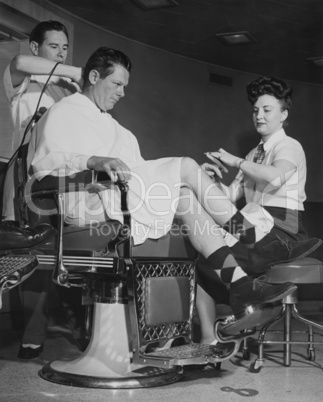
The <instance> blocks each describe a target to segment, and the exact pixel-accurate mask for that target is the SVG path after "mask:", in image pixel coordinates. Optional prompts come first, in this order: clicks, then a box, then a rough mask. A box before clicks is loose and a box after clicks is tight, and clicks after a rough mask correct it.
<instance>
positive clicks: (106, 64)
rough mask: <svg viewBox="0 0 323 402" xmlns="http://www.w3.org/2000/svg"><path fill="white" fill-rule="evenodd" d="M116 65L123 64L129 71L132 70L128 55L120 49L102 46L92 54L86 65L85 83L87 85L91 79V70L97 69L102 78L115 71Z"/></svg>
mask: <svg viewBox="0 0 323 402" xmlns="http://www.w3.org/2000/svg"><path fill="white" fill-rule="evenodd" d="M116 65H121V66H122V67H124V68H125V69H126V70H127V71H129V73H130V72H131V68H132V64H131V61H130V59H129V57H128V56H127V55H125V54H124V53H122V52H120V50H115V49H110V48H108V47H100V48H99V49H97V50H96V51H95V52H94V53H93V54H92V56H91V57H90V58H89V60H88V61H87V63H86V65H85V67H84V72H83V79H84V84H85V85H86V84H87V82H88V80H89V74H90V71H92V70H96V71H98V72H99V74H100V77H101V78H105V77H107V76H108V75H111V74H112V73H113V71H114V67H115V66H116Z"/></svg>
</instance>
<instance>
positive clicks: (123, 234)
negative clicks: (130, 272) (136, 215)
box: [25, 170, 131, 287]
mask: <svg viewBox="0 0 323 402" xmlns="http://www.w3.org/2000/svg"><path fill="white" fill-rule="evenodd" d="M114 185H116V186H118V188H119V190H120V192H121V210H122V212H123V216H124V224H123V225H122V226H121V228H120V229H119V233H118V234H117V236H116V237H115V238H114V239H113V240H112V241H111V242H110V243H111V244H108V249H109V250H110V251H111V249H116V247H117V245H118V244H120V243H121V242H126V243H129V244H127V247H126V250H127V257H129V258H130V248H131V245H130V242H131V240H130V223H131V219H130V213H129V210H128V203H127V193H128V185H127V183H121V182H112V181H111V180H110V178H109V176H108V175H107V174H106V173H104V172H95V171H94V170H84V171H82V172H79V173H75V174H74V175H71V176H61V177H58V176H50V175H49V176H45V177H44V178H43V179H42V180H40V181H37V180H30V181H29V182H27V185H26V187H25V197H26V200H29V201H31V199H32V198H37V197H42V196H44V195H53V196H54V197H55V199H56V201H57V206H58V228H57V229H58V249H57V262H56V267H55V269H54V272H53V281H54V282H55V283H57V284H58V285H61V286H65V287H70V286H71V284H70V282H69V273H68V270H67V269H66V268H65V266H64V262H63V229H64V218H65V217H64V193H68V192H75V191H87V192H90V193H99V192H101V191H103V190H106V189H108V188H111V186H114ZM125 229H126V230H125Z"/></svg>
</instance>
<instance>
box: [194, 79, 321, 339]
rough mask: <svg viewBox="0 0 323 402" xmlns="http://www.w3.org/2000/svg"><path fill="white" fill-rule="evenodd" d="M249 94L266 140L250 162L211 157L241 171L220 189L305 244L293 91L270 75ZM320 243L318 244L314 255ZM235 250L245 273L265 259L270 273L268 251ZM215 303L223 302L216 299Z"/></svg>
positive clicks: (208, 313)
mask: <svg viewBox="0 0 323 402" xmlns="http://www.w3.org/2000/svg"><path fill="white" fill-rule="evenodd" d="M247 95H248V100H249V102H250V103H251V104H252V106H253V122H254V126H255V128H256V131H257V132H258V134H259V135H260V138H261V139H260V143H259V145H258V146H257V147H256V148H254V149H252V150H251V151H250V152H249V153H248V155H247V156H246V158H245V159H242V158H240V157H239V156H235V155H232V154H230V153H228V152H227V151H225V150H224V149H222V148H220V149H219V150H218V151H217V152H212V153H208V154H207V156H208V157H209V159H211V160H212V161H214V162H216V160H217V159H218V160H220V161H221V163H223V164H225V165H226V166H229V167H236V168H239V172H238V174H237V176H236V177H235V179H234V180H233V182H232V183H231V185H230V186H228V187H227V186H224V185H223V184H221V186H222V188H225V189H226V191H227V194H228V195H229V196H230V199H231V201H233V202H236V201H238V200H239V199H240V198H242V197H245V199H246V203H256V204H258V205H261V206H262V207H264V209H265V210H266V211H267V212H268V213H269V214H270V215H271V216H272V218H273V220H274V228H273V229H272V231H271V234H273V235H276V236H279V237H280V238H281V239H285V240H286V241H288V240H297V241H300V240H305V239H307V238H308V235H307V232H306V230H305V228H304V226H303V223H302V211H304V201H305V199H306V195H305V182H306V158H305V153H304V150H303V148H302V146H301V144H300V143H299V142H298V141H296V140H295V139H293V138H291V137H289V136H287V135H286V133H285V130H284V127H285V126H286V125H287V118H288V115H289V111H290V109H291V106H292V100H291V95H292V88H290V87H289V86H288V85H287V84H286V83H285V82H284V81H282V80H280V79H277V78H274V77H268V76H265V77H259V78H257V79H256V80H254V81H252V82H250V83H249V84H248V85H247ZM203 167H204V169H205V170H206V171H207V172H208V174H209V175H210V176H214V175H216V174H217V172H218V169H217V168H216V167H215V166H214V165H211V164H209V163H205V164H204V165H203ZM320 244H321V241H320V240H318V241H317V243H316V246H315V247H313V250H312V251H314V249H316V248H317V247H318V246H319V245H320ZM231 246H232V244H231ZM231 251H232V252H233V254H234V256H235V258H236V259H237V261H238V262H239V263H240V265H241V266H242V267H243V269H244V270H245V271H247V270H248V269H250V268H251V269H252V271H253V272H255V268H256V267H257V266H263V265H262V264H259V261H260V260H261V261H262V263H263V262H265V263H266V262H267V264H268V265H267V267H268V268H269V266H270V265H269V261H270V259H269V257H270V255H269V253H268V255H267V253H266V248H261V249H260V250H257V248H256V247H255V248H254V249H252V250H247V249H246V247H244V246H243V245H242V244H241V243H240V242H237V243H236V244H235V245H233V247H231ZM258 274H260V272H259V273H258ZM201 276H202V278H201V280H200V285H201V286H202V287H203V288H204V290H206V291H208V290H207V288H206V287H205V286H203V281H204V282H207V281H205V280H204V273H203V271H202V272H201ZM204 290H203V289H201V288H199V289H198V294H197V295H198V297H197V310H198V314H199V317H200V322H201V334H202V339H201V342H202V343H210V342H211V341H212V335H213V328H212V329H211V327H210V323H212V322H214V318H215V306H214V301H211V298H210V296H209V295H208V294H207V293H206V292H205V291H204ZM221 297H222V296H221ZM215 298H216V301H218V300H217V296H216V295H215ZM213 339H214V336H213Z"/></svg>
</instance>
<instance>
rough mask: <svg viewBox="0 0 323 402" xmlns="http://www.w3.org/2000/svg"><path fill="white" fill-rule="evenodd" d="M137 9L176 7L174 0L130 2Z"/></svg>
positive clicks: (137, 0)
mask: <svg viewBox="0 0 323 402" xmlns="http://www.w3.org/2000/svg"><path fill="white" fill-rule="evenodd" d="M132 1H133V2H134V3H135V4H137V5H138V6H139V7H141V8H143V9H144V10H155V9H157V8H164V7H172V6H178V2H177V1H175V0H132Z"/></svg>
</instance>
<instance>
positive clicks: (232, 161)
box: [208, 148, 242, 168]
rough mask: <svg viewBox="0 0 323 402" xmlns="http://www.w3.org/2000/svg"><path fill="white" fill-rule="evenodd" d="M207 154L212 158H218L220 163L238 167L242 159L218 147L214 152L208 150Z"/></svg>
mask: <svg viewBox="0 0 323 402" xmlns="http://www.w3.org/2000/svg"><path fill="white" fill-rule="evenodd" d="M208 154H209V156H211V157H213V158H217V159H219V160H220V161H221V162H222V163H224V164H226V165H228V166H230V167H236V168H239V164H240V162H241V161H242V158H239V157H238V156H234V155H232V154H229V152H227V151H225V150H224V149H223V148H220V149H219V150H218V151H216V152H208ZM210 159H211V158H210Z"/></svg>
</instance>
